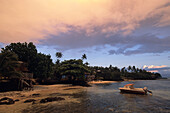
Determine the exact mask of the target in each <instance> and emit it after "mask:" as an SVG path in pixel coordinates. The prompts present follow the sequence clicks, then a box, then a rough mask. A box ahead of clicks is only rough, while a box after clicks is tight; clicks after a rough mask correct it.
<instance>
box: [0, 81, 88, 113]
mask: <svg viewBox="0 0 170 113" xmlns="http://www.w3.org/2000/svg"><path fill="white" fill-rule="evenodd" d="M85 89H86V87H82V86H72V85H62V84H57V85H36V86H35V87H34V90H33V91H9V92H3V93H0V98H3V97H8V98H12V99H13V100H19V101H16V102H15V103H14V104H11V105H0V113H13V112H15V113H21V112H24V111H25V112H29V111H28V110H29V109H35V108H36V109H37V110H38V109H42V108H43V106H49V105H50V104H55V105H60V106H61V105H66V104H69V103H79V102H80V101H79V99H78V98H74V97H73V96H74V94H77V93H79V92H82V90H85ZM47 97H62V98H64V100H61V101H54V102H47V103H40V100H41V99H44V98H47ZM30 99H34V100H35V101H34V102H28V103H24V102H25V101H26V100H30ZM30 112H33V111H32V110H31V111H30Z"/></svg>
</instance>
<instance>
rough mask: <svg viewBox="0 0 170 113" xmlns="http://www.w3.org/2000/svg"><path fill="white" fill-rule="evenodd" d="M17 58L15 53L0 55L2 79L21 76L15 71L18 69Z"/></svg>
mask: <svg viewBox="0 0 170 113" xmlns="http://www.w3.org/2000/svg"><path fill="white" fill-rule="evenodd" d="M19 65H20V64H19V62H18V57H17V55H16V54H15V53H12V52H8V51H7V52H4V53H0V75H1V76H4V77H18V76H19V77H20V76H22V74H21V73H20V72H18V71H16V68H17V67H19Z"/></svg>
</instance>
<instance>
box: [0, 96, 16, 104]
mask: <svg viewBox="0 0 170 113" xmlns="http://www.w3.org/2000/svg"><path fill="white" fill-rule="evenodd" d="M14 103H15V101H14V100H13V99H11V98H8V97H4V98H1V99H0V105H2V104H7V105H9V104H14Z"/></svg>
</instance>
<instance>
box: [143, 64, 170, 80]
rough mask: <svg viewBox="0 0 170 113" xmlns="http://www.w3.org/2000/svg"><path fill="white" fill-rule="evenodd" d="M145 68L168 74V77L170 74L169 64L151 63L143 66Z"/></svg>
mask: <svg viewBox="0 0 170 113" xmlns="http://www.w3.org/2000/svg"><path fill="white" fill-rule="evenodd" d="M143 69H145V70H147V71H149V72H159V73H161V74H162V75H166V76H167V77H168V76H170V75H169V73H170V67H168V66H167V65H161V66H154V65H150V66H146V65H144V66H143Z"/></svg>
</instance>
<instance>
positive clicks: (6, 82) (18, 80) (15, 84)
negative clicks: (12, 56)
mask: <svg viewBox="0 0 170 113" xmlns="http://www.w3.org/2000/svg"><path fill="white" fill-rule="evenodd" d="M18 63H19V64H20V65H19V67H18V68H16V71H17V72H20V73H21V74H22V77H5V76H3V75H1V76H0V92H3V91H16V90H23V89H28V90H30V89H33V83H35V80H34V79H33V73H30V72H29V70H28V68H27V63H24V62H22V61H18Z"/></svg>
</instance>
